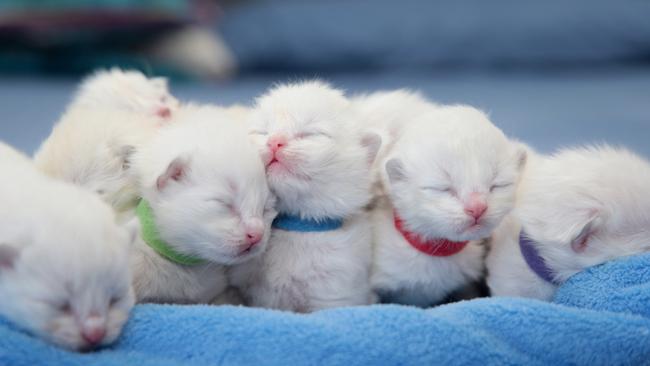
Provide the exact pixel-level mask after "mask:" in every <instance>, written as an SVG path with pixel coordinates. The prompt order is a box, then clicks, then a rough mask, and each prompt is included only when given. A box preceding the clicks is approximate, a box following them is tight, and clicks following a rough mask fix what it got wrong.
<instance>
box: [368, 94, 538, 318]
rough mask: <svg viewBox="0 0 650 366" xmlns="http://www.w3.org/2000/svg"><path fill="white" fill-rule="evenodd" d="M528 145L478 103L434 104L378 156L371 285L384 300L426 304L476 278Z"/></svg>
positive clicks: (511, 202)
mask: <svg viewBox="0 0 650 366" xmlns="http://www.w3.org/2000/svg"><path fill="white" fill-rule="evenodd" d="M525 162H526V151H525V149H523V148H522V147H521V146H520V145H519V144H517V143H513V142H511V141H509V140H508V139H507V138H506V136H505V135H504V134H503V133H502V132H501V131H500V130H499V129H498V128H496V127H495V126H494V125H493V124H492V123H491V122H490V120H489V119H488V117H487V116H486V115H485V114H484V113H482V112H481V111H479V110H477V109H475V108H472V107H468V106H462V105H457V106H432V107H431V108H430V110H429V111H428V112H427V113H424V114H422V115H420V116H418V117H417V118H415V119H413V120H412V121H409V123H408V125H405V126H404V128H403V131H402V132H401V135H400V137H399V139H398V140H397V141H396V142H395V145H394V146H393V148H392V149H391V151H390V152H389V153H388V155H387V156H386V158H385V159H384V160H383V161H382V162H381V166H382V167H383V169H382V171H381V173H382V181H383V184H384V189H385V191H386V197H384V198H383V199H382V201H381V202H380V204H379V205H378V207H376V208H375V209H374V210H373V226H374V240H375V242H374V244H375V246H374V260H373V265H374V267H373V273H372V286H373V289H374V290H375V291H376V293H377V294H378V295H379V296H380V298H381V299H382V301H384V302H397V303H402V304H411V305H418V306H429V305H433V304H436V303H438V302H440V301H441V300H443V299H444V298H445V297H446V296H447V295H449V294H450V293H451V292H452V291H454V290H457V289H459V288H460V287H462V286H464V285H466V284H468V283H470V282H473V281H475V280H477V279H479V278H480V277H481V276H482V275H483V272H484V265H483V257H484V252H485V249H484V245H483V244H482V240H483V239H486V238H488V237H489V236H490V235H491V233H492V231H493V230H494V228H495V227H497V225H499V223H500V222H501V220H502V219H503V218H504V216H506V214H508V212H510V210H511V209H512V208H513V207H514V204H515V195H516V188H517V184H518V181H519V176H520V172H521V171H522V168H523V167H524V166H525Z"/></svg>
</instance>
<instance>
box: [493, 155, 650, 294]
mask: <svg viewBox="0 0 650 366" xmlns="http://www.w3.org/2000/svg"><path fill="white" fill-rule="evenodd" d="M648 184H650V164H648V162H647V161H645V160H643V159H641V158H640V157H638V156H636V155H634V154H632V153H631V152H629V151H627V150H622V149H614V148H611V147H606V146H604V147H586V148H577V149H569V150H563V151H560V152H558V153H557V154H554V155H552V156H549V157H546V158H543V159H539V160H538V161H537V160H536V161H534V164H533V165H531V167H530V169H529V170H528V171H527V173H526V175H525V178H524V181H523V182H522V186H521V191H520V199H519V202H518V206H517V209H516V210H515V216H516V218H517V219H518V220H519V222H520V223H521V226H522V228H523V233H521V236H522V240H521V243H522V244H523V246H522V248H523V249H524V251H523V252H522V251H521V250H520V247H519V245H516V244H515V245H513V244H510V248H509V249H510V250H511V254H510V256H515V255H517V258H518V262H519V265H518V266H517V267H514V268H511V271H510V272H508V271H507V269H500V273H499V274H498V275H497V277H496V278H492V279H491V281H490V287H492V288H493V289H495V290H493V292H495V293H496V294H497V295H498V294H503V293H504V292H505V291H504V290H503V289H504V288H505V289H507V290H510V291H509V292H508V293H507V294H508V295H516V296H527V297H536V298H540V299H545V300H548V299H551V298H552V296H553V295H554V290H555V287H556V285H557V284H560V283H562V282H564V281H566V279H568V278H569V277H570V276H572V275H574V274H575V273H577V272H579V271H581V270H583V269H585V268H587V267H590V266H594V265H597V264H600V263H603V262H606V261H608V260H611V259H614V258H617V257H621V256H628V255H634V254H639V253H643V252H646V251H648V250H650V196H648V194H647V187H648ZM519 237H520V232H519V231H518V230H516V228H515V230H513V231H512V232H511V233H510V238H511V242H514V243H517V244H519V243H520V238H519ZM522 253H526V254H527V259H526V260H523V258H524V257H523V255H522ZM522 263H523V264H524V265H525V266H524V265H522ZM540 263H541V266H539V267H537V269H538V270H537V272H533V271H532V270H531V268H534V267H535V266H536V264H540ZM527 264H531V265H532V266H529V265H527ZM497 265H498V266H500V267H501V266H502V265H501V264H500V263H498V264H497ZM506 268H508V267H506ZM513 272H515V273H517V274H514V273H513ZM522 272H526V273H527V274H526V275H525V276H522V275H518V274H519V273H522ZM537 273H539V275H538V274H537ZM531 277H532V278H533V279H534V280H533V281H531V280H530V279H531ZM543 277H546V278H547V280H543ZM504 282H505V283H504ZM526 288H536V289H537V290H538V291H536V292H532V291H530V290H528V291H522V289H526Z"/></svg>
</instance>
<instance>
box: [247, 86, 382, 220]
mask: <svg viewBox="0 0 650 366" xmlns="http://www.w3.org/2000/svg"><path fill="white" fill-rule="evenodd" d="M356 122H357V121H355V118H354V114H353V113H352V109H351V106H350V105H349V102H348V100H347V99H346V98H345V97H344V96H343V93H342V92H341V91H339V90H336V89H333V88H331V87H330V86H329V85H327V84H324V83H321V82H318V81H310V82H304V83H298V84H289V85H281V86H278V87H276V88H274V89H272V90H271V91H269V92H268V93H267V94H265V95H263V96H262V97H260V98H259V99H258V100H257V105H256V108H255V109H254V111H253V112H251V119H250V124H249V131H250V134H251V136H252V138H253V141H254V142H255V143H256V144H257V146H258V147H259V149H260V152H261V155H262V160H263V162H264V165H265V166H266V174H267V177H268V181H269V186H270V187H271V190H272V191H273V192H274V193H275V194H276V196H277V198H278V202H277V208H278V211H280V212H285V213H290V214H295V215H300V216H302V217H304V218H316V219H318V218H324V217H345V216H347V215H349V214H351V213H353V212H354V211H355V210H358V209H360V208H361V207H363V206H364V205H365V204H366V203H367V202H368V201H369V200H370V173H369V169H370V165H371V163H372V161H373V160H374V157H375V155H376V153H377V150H378V149H379V145H380V138H379V136H378V135H376V134H367V135H362V134H361V133H360V132H359V131H358V127H357V126H356V125H357V123H356Z"/></svg>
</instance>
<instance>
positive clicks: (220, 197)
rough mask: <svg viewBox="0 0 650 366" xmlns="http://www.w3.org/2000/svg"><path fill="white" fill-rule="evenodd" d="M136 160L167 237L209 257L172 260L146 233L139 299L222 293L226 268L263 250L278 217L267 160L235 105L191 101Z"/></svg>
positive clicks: (196, 298) (184, 250)
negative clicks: (194, 261)
mask: <svg viewBox="0 0 650 366" xmlns="http://www.w3.org/2000/svg"><path fill="white" fill-rule="evenodd" d="M133 162H134V169H135V171H136V172H137V176H138V181H139V182H140V183H141V187H142V188H141V193H142V197H143V198H144V199H145V200H146V201H147V203H148V205H149V206H150V207H151V211H152V215H153V217H154V218H155V225H156V227H157V229H158V231H159V233H160V238H161V239H162V240H163V241H165V242H166V243H167V244H168V245H169V246H170V247H171V248H173V249H174V250H175V251H177V252H179V253H180V254H183V255H186V256H191V257H196V258H199V259H201V260H203V261H204V262H206V263H204V264H201V265H195V266H184V265H180V264H178V263H175V262H170V261H169V260H168V259H166V258H163V257H161V256H160V255H159V254H158V253H156V252H154V251H153V250H151V248H149V247H148V246H147V244H146V243H145V242H144V241H143V238H140V240H139V241H138V243H137V246H138V250H136V251H135V254H134V255H135V256H136V257H137V258H136V259H135V260H134V266H135V272H136V273H135V275H136V284H137V285H136V290H137V291H138V298H139V299H148V300H152V301H167V302H179V303H186V302H208V301H210V300H212V299H213V298H216V297H217V296H218V295H219V292H221V291H223V290H224V289H225V286H226V282H225V278H224V274H223V272H224V267H223V266H224V265H232V264H235V263H240V262H244V261H247V260H250V259H251V258H254V257H255V256H257V255H259V254H260V253H261V252H263V251H264V249H265V248H266V245H267V242H268V240H269V236H270V225H271V221H272V220H273V218H274V216H275V211H274V209H273V204H274V198H273V196H272V195H271V193H270V191H269V189H268V186H267V183H266V178H265V174H264V166H263V164H262V162H261V161H260V159H259V155H258V152H257V150H256V149H255V147H254V146H253V145H252V144H251V143H250V141H249V140H248V136H247V134H246V131H245V129H244V127H243V126H242V125H241V124H238V123H235V122H234V121H233V114H232V111H230V110H225V109H223V108H220V107H216V106H191V105H188V106H183V107H182V108H181V109H179V110H178V112H177V115H176V117H175V123H173V124H170V125H169V126H167V127H165V128H164V129H161V130H160V133H159V134H157V135H156V136H155V137H154V138H153V139H152V140H151V142H150V143H149V144H147V145H146V146H144V147H143V148H142V149H140V150H139V151H138V152H137V153H136V155H135V156H134V159H133ZM205 271H211V272H214V273H213V275H212V276H209V277H210V278H212V279H213V280H210V281H206V280H205V279H204V277H205ZM161 299H162V300H161Z"/></svg>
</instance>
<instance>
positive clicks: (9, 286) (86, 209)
mask: <svg viewBox="0 0 650 366" xmlns="http://www.w3.org/2000/svg"><path fill="white" fill-rule="evenodd" d="M0 171H1V172H2V175H3V177H2V178H3V179H1V180H0V202H2V205H0V228H1V229H0V299H1V300H0V314H2V316H4V317H6V318H7V319H9V320H10V321H12V322H13V323H15V324H16V325H18V326H19V327H21V328H23V329H25V330H27V331H29V332H30V333H33V334H35V335H37V336H39V337H42V338H44V339H45V340H47V341H49V342H52V343H54V344H57V345H59V346H62V347H65V348H68V349H72V350H87V349H90V348H93V347H96V346H103V345H107V344H110V343H112V342H113V341H114V340H115V339H116V338H117V337H118V335H119V334H120V332H121V329H122V326H123V325H124V323H125V322H126V320H127V318H128V315H129V311H130V310H131V307H132V306H133V302H134V296H133V289H132V287H131V276H130V270H129V266H128V263H129V262H128V247H129V242H130V241H131V235H129V233H128V232H127V231H126V230H125V229H123V228H120V227H119V226H117V224H116V223H115V217H114V214H113V212H112V211H111V210H110V208H109V207H108V206H107V205H105V204H104V203H103V202H101V200H99V199H98V198H97V197H95V196H94V195H92V194H90V193H87V192H85V191H83V190H81V189H80V188H77V187H74V186H72V185H68V184H66V183H63V182H59V181H55V180H53V179H50V178H48V177H46V176H44V175H42V174H40V173H39V172H38V171H37V170H36V169H35V168H34V166H33V165H32V163H31V161H29V160H28V159H27V157H25V156H22V155H20V154H18V153H17V152H15V151H14V150H12V149H11V148H9V147H8V146H6V145H3V144H1V143H0Z"/></svg>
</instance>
